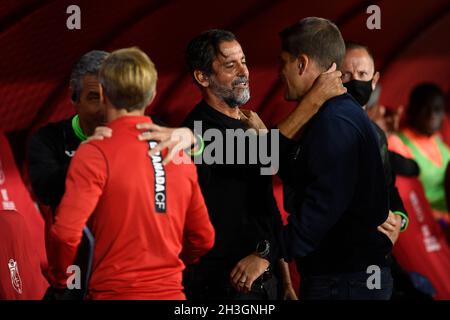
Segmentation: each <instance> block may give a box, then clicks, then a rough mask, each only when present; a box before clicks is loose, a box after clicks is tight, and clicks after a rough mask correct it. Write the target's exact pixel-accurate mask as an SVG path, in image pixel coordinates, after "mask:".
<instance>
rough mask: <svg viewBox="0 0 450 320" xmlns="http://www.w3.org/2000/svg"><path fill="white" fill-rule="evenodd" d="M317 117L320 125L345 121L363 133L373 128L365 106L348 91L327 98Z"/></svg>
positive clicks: (317, 122)
mask: <svg viewBox="0 0 450 320" xmlns="http://www.w3.org/2000/svg"><path fill="white" fill-rule="evenodd" d="M315 118H316V121H315V122H316V124H317V125H319V126H320V125H330V124H332V123H334V122H335V121H344V123H347V124H348V125H350V126H351V127H353V128H354V129H355V130H357V131H358V132H359V133H360V134H362V135H364V134H363V132H365V131H366V130H367V128H371V124H370V120H369V118H368V117H367V114H366V113H365V111H364V110H363V108H362V107H361V106H360V105H359V104H358V103H357V102H356V100H355V99H354V98H353V97H352V96H351V95H349V94H347V93H345V94H343V95H340V96H337V97H334V98H331V99H329V100H327V101H326V102H325V104H324V105H323V106H322V108H321V109H320V110H319V111H318V112H317V114H316V117H315ZM330 121H333V122H331V123H330Z"/></svg>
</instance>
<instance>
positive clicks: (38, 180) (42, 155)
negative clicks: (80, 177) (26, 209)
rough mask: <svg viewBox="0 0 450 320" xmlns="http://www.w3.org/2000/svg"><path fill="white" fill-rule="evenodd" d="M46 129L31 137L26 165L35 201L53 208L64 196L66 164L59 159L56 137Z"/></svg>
mask: <svg viewBox="0 0 450 320" xmlns="http://www.w3.org/2000/svg"><path fill="white" fill-rule="evenodd" d="M47 129H48V128H45V130H43V129H41V130H39V131H38V132H37V133H35V134H34V135H33V136H32V137H31V140H30V143H29V147H28V165H29V174H30V180H31V186H32V188H33V191H34V193H35V195H36V197H37V199H38V200H39V202H41V203H43V204H46V205H50V206H51V207H52V208H55V207H57V205H58V204H59V202H60V201H61V198H62V196H63V194H64V183H65V179H66V174H67V168H68V163H64V162H63V161H61V159H60V158H61V155H60V154H59V153H60V152H61V151H60V150H58V149H59V148H58V139H59V137H58V135H57V134H56V135H53V134H52V133H54V132H52V130H47Z"/></svg>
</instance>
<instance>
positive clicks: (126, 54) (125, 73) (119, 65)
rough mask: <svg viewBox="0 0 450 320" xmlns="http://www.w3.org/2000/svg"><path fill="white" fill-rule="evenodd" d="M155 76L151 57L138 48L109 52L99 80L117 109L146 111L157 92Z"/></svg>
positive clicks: (156, 77) (156, 76) (156, 75)
mask: <svg viewBox="0 0 450 320" xmlns="http://www.w3.org/2000/svg"><path fill="white" fill-rule="evenodd" d="M157 79H158V74H157V72H156V69H155V65H154V64H153V62H152V61H151V60H150V58H149V57H148V56H147V55H146V54H145V53H144V52H143V51H141V50H140V49H139V48H136V47H133V48H125V49H120V50H116V51H114V52H112V53H111V54H110V55H109V56H108V58H106V60H105V61H104V62H103V64H102V67H101V69H100V72H99V81H100V83H101V84H102V86H103V88H104V90H105V94H106V96H107V97H108V99H109V100H110V101H111V103H112V104H113V106H114V107H115V108H117V109H126V110H127V111H133V110H138V109H143V108H145V107H146V106H147V105H148V104H149V102H150V100H151V99H152V98H153V96H154V94H155V91H156V81H157Z"/></svg>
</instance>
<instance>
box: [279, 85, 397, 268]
mask: <svg viewBox="0 0 450 320" xmlns="http://www.w3.org/2000/svg"><path fill="white" fill-rule="evenodd" d="M280 157H281V160H282V161H281V165H282V168H280V170H281V171H280V176H281V177H282V179H283V180H284V182H285V185H286V188H288V189H291V190H292V191H293V192H292V194H293V197H290V198H289V199H286V200H287V201H288V202H289V203H288V205H287V208H288V209H289V210H288V211H290V213H291V215H290V216H289V218H288V221H289V223H288V225H287V226H286V227H284V230H283V238H284V242H285V245H286V256H287V258H294V259H296V261H297V265H298V269H299V271H300V272H301V274H302V275H321V274H332V273H345V272H358V271H366V269H367V267H368V266H369V265H378V266H380V267H383V266H386V265H387V264H388V261H389V260H388V255H389V253H390V251H391V248H392V243H391V242H390V240H389V238H388V237H387V236H385V235H384V234H383V233H381V232H379V231H378V230H377V226H379V225H380V224H382V223H383V222H384V221H385V220H386V219H387V216H388V208H389V200H388V189H387V184H386V179H385V174H384V171H383V164H382V159H381V156H380V151H379V147H378V142H377V137H376V133H375V132H374V129H373V127H372V125H371V123H370V120H369V118H368V117H367V115H366V114H365V112H364V111H363V110H362V109H361V107H360V106H359V105H358V104H357V102H356V101H355V100H354V99H353V98H352V97H351V96H350V95H348V94H344V95H341V96H338V97H335V98H332V99H330V100H328V101H327V102H326V103H325V105H324V106H323V107H322V108H321V109H320V110H319V112H318V113H317V114H316V115H315V116H314V117H313V118H312V119H311V121H310V122H309V123H308V125H307V126H306V128H305V130H304V132H303V134H302V136H301V138H300V140H299V142H298V143H294V142H293V141H292V140H289V139H287V138H286V137H283V136H281V138H280Z"/></svg>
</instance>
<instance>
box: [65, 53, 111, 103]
mask: <svg viewBox="0 0 450 320" xmlns="http://www.w3.org/2000/svg"><path fill="white" fill-rule="evenodd" d="M108 55H109V53H108V52H106V51H101V50H92V51H89V52H88V53H86V54H84V55H83V56H82V57H81V58H80V60H78V61H77V63H75V65H74V66H73V68H72V73H71V74H70V87H71V88H72V92H73V93H72V97H71V98H72V101H73V102H78V101H79V100H80V95H81V90H82V89H83V81H82V79H83V77H84V76H85V75H87V74H92V75H98V72H99V71H100V67H101V66H102V63H103V61H105V59H106V58H107V57H108Z"/></svg>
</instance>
